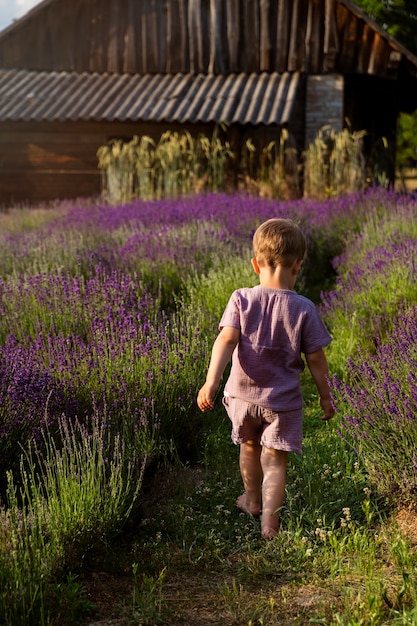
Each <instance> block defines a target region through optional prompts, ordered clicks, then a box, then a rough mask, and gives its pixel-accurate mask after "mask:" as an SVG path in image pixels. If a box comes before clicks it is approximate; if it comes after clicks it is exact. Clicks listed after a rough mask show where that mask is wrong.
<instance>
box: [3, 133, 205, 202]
mask: <svg viewBox="0 0 417 626" xmlns="http://www.w3.org/2000/svg"><path fill="white" fill-rule="evenodd" d="M213 129H214V125H209V126H208V125H201V124H190V125H189V126H188V127H187V130H188V131H189V132H191V134H193V135H194V136H196V135H197V134H198V133H202V132H213ZM166 130H171V131H180V130H185V127H184V125H182V124H169V125H166V124H164V125H161V124H158V123H155V124H152V123H150V124H131V123H111V122H109V123H107V122H105V123H97V122H63V123H61V122H45V123H40V122H6V123H2V125H1V132H0V205H10V204H14V203H24V202H28V201H30V202H31V203H34V202H35V203H36V202H43V201H46V200H53V199H54V198H61V199H65V198H68V199H70V198H78V197H88V196H98V195H99V194H100V191H101V189H100V171H99V169H98V161H97V156H96V153H97V149H98V148H99V147H100V146H101V145H104V144H106V143H107V142H108V141H109V140H110V139H115V138H117V139H123V140H127V141H128V140H130V139H131V138H132V137H133V135H135V134H139V135H148V136H150V137H151V138H152V139H154V140H155V141H158V140H159V138H160V136H161V133H162V132H163V131H166Z"/></svg>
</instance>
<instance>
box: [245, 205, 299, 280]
mask: <svg viewBox="0 0 417 626" xmlns="http://www.w3.org/2000/svg"><path fill="white" fill-rule="evenodd" d="M306 247H307V244H306V238H305V236H304V233H303V232H302V230H301V229H300V228H299V227H298V226H297V224H296V223H295V222H293V221H292V220H290V219H284V218H278V217H276V218H272V219H270V220H267V221H266V222H264V223H263V224H261V225H260V226H259V228H258V229H257V230H256V231H255V234H254V236H253V253H254V256H255V258H256V260H257V261H258V263H259V264H260V265H264V264H266V265H268V266H269V267H272V268H273V269H275V268H276V267H277V266H278V265H282V266H284V267H291V265H292V264H293V263H294V262H295V261H298V260H300V259H303V258H304V255H305V252H306Z"/></svg>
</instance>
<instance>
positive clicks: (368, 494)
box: [363, 487, 372, 498]
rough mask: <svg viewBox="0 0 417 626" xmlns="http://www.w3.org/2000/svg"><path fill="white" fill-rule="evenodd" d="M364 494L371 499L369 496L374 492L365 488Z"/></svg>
mask: <svg viewBox="0 0 417 626" xmlns="http://www.w3.org/2000/svg"><path fill="white" fill-rule="evenodd" d="M363 492H364V494H365V495H366V496H368V498H369V496H370V495H371V493H372V491H371V490H370V489H369V487H364V488H363Z"/></svg>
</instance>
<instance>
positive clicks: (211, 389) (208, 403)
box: [197, 383, 218, 411]
mask: <svg viewBox="0 0 417 626" xmlns="http://www.w3.org/2000/svg"><path fill="white" fill-rule="evenodd" d="M217 389H218V385H217V386H215V385H209V384H208V383H205V384H204V385H203V386H202V387H201V389H200V391H199V392H198V396H197V404H198V407H199V409H201V411H211V410H212V409H214V402H213V399H214V396H215V395H216V391H217Z"/></svg>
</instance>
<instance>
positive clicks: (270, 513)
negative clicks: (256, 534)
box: [261, 447, 288, 539]
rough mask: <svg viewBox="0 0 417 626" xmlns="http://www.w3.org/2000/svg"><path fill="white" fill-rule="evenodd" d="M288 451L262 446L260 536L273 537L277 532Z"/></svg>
mask: <svg viewBox="0 0 417 626" xmlns="http://www.w3.org/2000/svg"><path fill="white" fill-rule="evenodd" d="M287 456H288V452H285V451H283V450H274V449H273V448H265V447H263V448H262V453H261V466H262V470H263V483H262V520H261V527H262V536H263V537H265V539H273V537H275V535H276V534H277V532H278V523H279V514H280V508H281V506H282V503H283V501H284V496H285V482H286V473H287Z"/></svg>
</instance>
